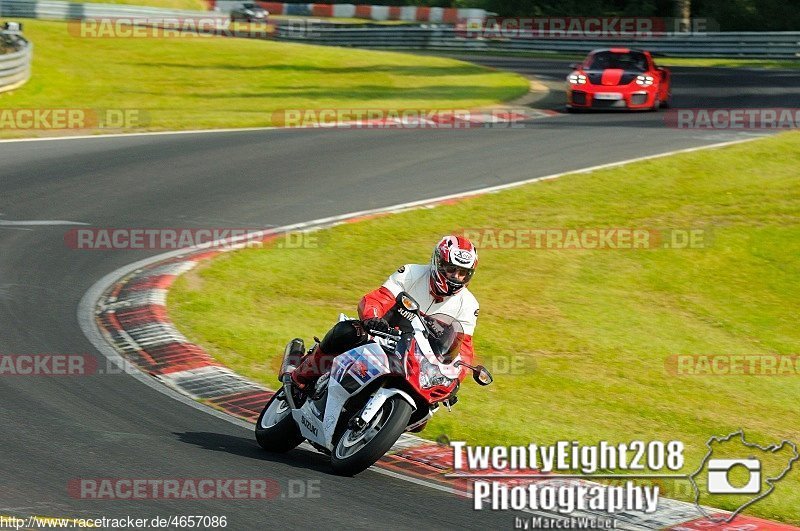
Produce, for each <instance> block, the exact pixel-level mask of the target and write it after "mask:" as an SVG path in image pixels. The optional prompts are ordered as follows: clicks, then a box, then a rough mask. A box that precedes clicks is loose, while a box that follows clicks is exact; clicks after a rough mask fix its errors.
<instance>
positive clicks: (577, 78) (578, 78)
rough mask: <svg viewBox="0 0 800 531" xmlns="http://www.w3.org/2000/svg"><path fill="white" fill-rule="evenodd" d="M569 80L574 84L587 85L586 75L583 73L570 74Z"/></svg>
mask: <svg viewBox="0 0 800 531" xmlns="http://www.w3.org/2000/svg"><path fill="white" fill-rule="evenodd" d="M567 81H569V82H570V83H572V84H573V85H585V84H586V76H584V75H583V74H570V75H568V76H567Z"/></svg>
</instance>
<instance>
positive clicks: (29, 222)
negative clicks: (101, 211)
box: [0, 219, 88, 227]
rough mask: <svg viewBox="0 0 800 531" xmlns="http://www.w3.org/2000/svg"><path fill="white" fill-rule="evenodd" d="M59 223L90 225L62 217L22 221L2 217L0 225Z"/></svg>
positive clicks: (19, 225) (47, 225)
mask: <svg viewBox="0 0 800 531" xmlns="http://www.w3.org/2000/svg"><path fill="white" fill-rule="evenodd" d="M57 225H88V223H84V222H82V221H64V220H60V219H52V220H48V219H32V220H21V221H11V220H6V219H0V227H39V226H45V227H50V226H57Z"/></svg>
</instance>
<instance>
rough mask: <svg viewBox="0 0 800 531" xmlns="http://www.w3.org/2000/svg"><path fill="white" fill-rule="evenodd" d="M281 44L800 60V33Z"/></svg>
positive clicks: (453, 34) (421, 30)
mask: <svg viewBox="0 0 800 531" xmlns="http://www.w3.org/2000/svg"><path fill="white" fill-rule="evenodd" d="M276 37H277V38H279V39H282V40H294V41H306V42H313V43H315V44H326V45H332V46H354V47H363V48H397V49H404V48H405V49H426V50H437V51H454V52H459V51H483V52H503V53H505V52H543V51H544V52H555V53H559V52H560V53H571V54H585V53H587V52H589V51H591V50H593V49H596V48H607V47H612V46H625V47H631V48H643V49H646V50H650V51H652V52H657V53H663V54H665V55H670V56H674V57H741V58H771V59H800V32H770V33H756V32H753V33H732V32H716V33H706V34H692V35H689V34H683V33H664V34H654V35H652V36H648V37H646V38H645V37H642V38H628V39H611V38H607V39H566V38H564V37H563V36H562V35H554V36H553V37H552V38H536V39H529V38H514V39H481V38H470V37H469V36H465V32H464V31H462V30H458V29H456V28H454V27H452V26H444V25H428V26H425V25H423V26H413V27H412V26H387V27H369V28H358V27H347V28H336V27H331V26H330V25H310V26H309V25H302V24H298V25H292V26H287V27H282V28H279V31H278V33H277V34H276Z"/></svg>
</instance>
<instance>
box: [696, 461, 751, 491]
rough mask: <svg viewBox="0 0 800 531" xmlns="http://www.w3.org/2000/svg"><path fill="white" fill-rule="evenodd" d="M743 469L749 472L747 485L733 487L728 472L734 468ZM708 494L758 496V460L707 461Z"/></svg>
mask: <svg viewBox="0 0 800 531" xmlns="http://www.w3.org/2000/svg"><path fill="white" fill-rule="evenodd" d="M742 466H743V467H745V468H746V469H747V470H748V471H749V472H750V478H749V479H748V480H747V483H746V484H745V485H743V486H741V487H735V486H734V485H733V484H732V482H731V480H730V477H729V476H730V472H731V471H732V470H734V469H735V468H736V467H742ZM707 488H708V492H709V494H758V493H759V492H761V462H760V461H759V460H758V459H709V460H708V487H707Z"/></svg>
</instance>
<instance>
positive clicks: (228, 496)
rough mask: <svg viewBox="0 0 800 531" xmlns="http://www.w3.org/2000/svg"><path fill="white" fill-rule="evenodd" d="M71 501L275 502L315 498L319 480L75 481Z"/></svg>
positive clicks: (319, 489)
mask: <svg viewBox="0 0 800 531" xmlns="http://www.w3.org/2000/svg"><path fill="white" fill-rule="evenodd" d="M67 493H68V494H69V496H70V497H71V498H76V499H81V500H123V501H125V500H128V501H137V500H274V499H318V498H321V497H322V481H321V480H319V479H289V480H282V481H279V480H276V479H272V478H216V477H215V478H211V477H207V478H125V477H117V478H113V477H112V478H74V479H71V480H70V481H69V482H68V483H67Z"/></svg>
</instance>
